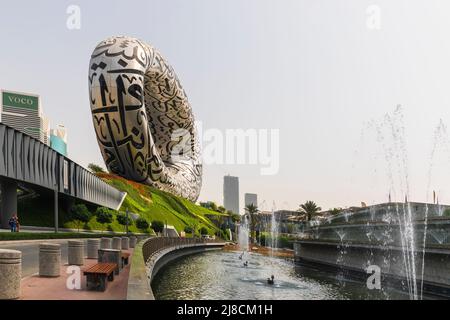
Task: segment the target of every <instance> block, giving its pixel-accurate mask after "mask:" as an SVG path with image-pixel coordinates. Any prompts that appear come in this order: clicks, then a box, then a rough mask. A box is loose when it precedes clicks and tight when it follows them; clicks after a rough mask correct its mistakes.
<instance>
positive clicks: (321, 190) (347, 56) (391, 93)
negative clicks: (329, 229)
mask: <svg viewBox="0 0 450 320" xmlns="http://www.w3.org/2000/svg"><path fill="white" fill-rule="evenodd" d="M72 4H75V5H78V6H80V8H81V29H80V30H68V29H67V28H66V20H67V17H68V15H67V14H66V9H67V7H68V6H69V5H72ZM369 5H377V6H378V7H379V8H380V9H381V11H380V13H381V20H380V21H381V25H380V27H381V28H380V30H371V29H369V28H367V26H366V21H367V19H368V15H367V13H366V9H367V8H368V6H369ZM0 12H2V18H1V19H0V37H1V39H2V42H1V43H2V44H1V46H0V49H1V53H0V88H3V89H10V90H15V91H23V92H32V93H37V94H40V95H41V99H42V103H43V107H44V111H45V113H46V114H47V115H48V116H49V117H50V118H51V120H52V124H53V125H55V124H56V123H62V124H65V125H66V126H67V127H68V134H69V136H68V139H69V153H70V157H71V158H72V159H74V160H75V161H77V162H79V163H80V164H82V165H87V164H88V163H89V162H97V163H103V160H102V158H101V155H100V152H99V148H98V145H97V142H96V139H95V135H94V130H93V126H92V122H91V114H90V108H89V102H88V90H87V71H88V62H89V57H90V53H91V52H92V50H93V48H94V47H95V46H96V44H97V43H98V42H99V41H101V40H102V39H104V38H106V37H108V36H111V35H118V34H121V35H129V36H135V37H138V38H141V39H142V40H144V41H146V42H148V43H150V44H152V45H154V46H155V47H157V48H158V49H159V50H160V51H161V52H162V54H163V55H164V56H165V57H166V58H167V59H168V60H169V61H170V62H171V64H172V65H173V67H174V68H175V71H176V72H177V74H178V76H179V78H180V79H181V82H182V84H183V86H184V88H185V90H186V92H187V94H188V97H189V99H190V102H191V104H192V107H193V110H194V112H195V116H196V118H197V119H198V120H201V121H202V122H203V127H204V129H208V128H218V129H221V130H225V129H227V128H231V129H233V128H242V129H247V128H255V129H259V128H264V129H271V128H274V129H280V138H281V140H282V141H281V145H280V171H279V174H277V175H274V176H261V175H260V174H259V172H260V170H259V167H257V166H250V165H234V166H226V165H207V166H205V167H204V185H203V189H202V193H201V198H200V199H201V200H215V201H217V202H218V203H222V183H223V182H222V177H223V175H225V174H227V173H230V174H232V175H236V176H239V177H240V190H241V194H242V199H241V204H242V203H243V194H244V192H253V193H257V194H258V196H259V200H260V201H262V200H265V203H266V205H262V208H263V209H264V208H265V209H269V208H270V207H271V203H272V201H275V203H276V206H277V208H292V209H295V208H297V207H298V205H299V204H300V203H302V202H304V201H306V200H314V201H316V202H317V203H318V204H319V205H320V206H322V207H323V208H329V207H335V206H349V205H358V204H359V203H360V201H365V202H367V203H374V202H379V201H384V200H387V194H388V193H389V189H392V188H395V186H392V184H391V185H390V184H389V182H388V176H389V170H387V169H386V158H385V157H383V152H382V151H380V145H379V144H378V143H377V142H376V139H375V138H371V137H370V135H371V132H370V131H371V130H370V129H368V130H365V135H364V139H361V132H362V131H361V130H362V129H363V128H365V127H367V126H366V125H365V123H366V122H368V121H370V120H371V119H382V118H383V116H384V114H385V113H387V112H393V110H394V109H395V108H396V106H397V105H399V104H400V105H402V112H403V116H404V123H405V137H406V144H407V145H406V147H405V150H406V152H405V153H406V154H407V160H406V162H405V163H407V165H408V170H407V172H408V179H409V186H410V199H412V200H417V201H425V200H426V196H427V186H428V185H429V184H430V187H431V188H433V189H436V190H438V191H439V194H440V199H441V202H445V201H446V202H450V188H447V185H448V184H449V182H450V174H449V173H450V165H449V164H450V162H449V161H448V160H449V158H450V157H449V154H448V153H445V152H444V151H442V152H437V153H436V156H435V157H434V158H433V159H434V160H433V161H431V160H430V154H431V152H432V147H433V133H434V130H435V127H436V126H437V124H438V122H439V120H440V119H442V120H443V122H444V123H447V122H448V121H450V90H449V88H450V79H449V77H450V34H449V33H450V19H448V17H449V14H450V2H448V1H446V0H442V1H430V0H427V1H425V0H423V1H419V0H416V1H412V0H405V1H399V0H387V1H364V0H348V1H335V0H328V1H324V0H321V1H319V0H308V1H306V0H292V1H288V0H276V1H275V0H221V1H218V0H178V1H173V0H161V1H111V0H108V1H95V3H94V1H50V0H47V1H33V2H32V1H19V0H16V1H8V2H4V1H2V2H1V3H0ZM441 140H443V139H441ZM443 146H444V143H442V142H440V143H439V147H440V148H441V149H443ZM439 150H440V149H439ZM393 161H394V162H395V161H396V160H395V159H394V160H393ZM431 163H435V165H434V167H433V169H431V171H430V164H431ZM393 167H394V168H395V165H394V166H393ZM397 172H399V171H398V170H397V171H395V173H397ZM430 172H431V173H432V174H431V180H430V179H429V177H430V175H429V173H430ZM429 181H430V182H429ZM428 191H429V190H428ZM398 193H399V194H400V193H401V191H399V192H398ZM398 198H403V196H400V195H398ZM398 200H400V199H398Z"/></svg>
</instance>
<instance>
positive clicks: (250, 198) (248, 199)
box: [245, 193, 258, 207]
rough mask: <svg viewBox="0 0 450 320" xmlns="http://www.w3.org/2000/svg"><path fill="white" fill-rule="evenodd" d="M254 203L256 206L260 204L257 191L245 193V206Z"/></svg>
mask: <svg viewBox="0 0 450 320" xmlns="http://www.w3.org/2000/svg"><path fill="white" fill-rule="evenodd" d="M251 204H253V205H254V206H255V207H257V206H258V195H257V194H255V193H246V194H245V206H248V205H251Z"/></svg>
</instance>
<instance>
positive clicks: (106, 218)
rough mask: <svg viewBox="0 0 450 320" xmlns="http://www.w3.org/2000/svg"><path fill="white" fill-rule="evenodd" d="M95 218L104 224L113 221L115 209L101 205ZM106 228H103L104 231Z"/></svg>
mask: <svg viewBox="0 0 450 320" xmlns="http://www.w3.org/2000/svg"><path fill="white" fill-rule="evenodd" d="M95 219H96V220H97V222H98V223H100V224H101V225H102V226H104V225H105V224H110V223H112V222H113V211H112V210H111V209H108V208H105V207H100V208H97V210H96V211H95ZM103 231H104V230H102V232H103Z"/></svg>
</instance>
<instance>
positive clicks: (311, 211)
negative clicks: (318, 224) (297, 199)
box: [298, 201, 322, 221]
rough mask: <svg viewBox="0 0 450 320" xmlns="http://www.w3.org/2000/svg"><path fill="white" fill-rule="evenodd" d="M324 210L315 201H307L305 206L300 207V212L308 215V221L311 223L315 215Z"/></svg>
mask: <svg viewBox="0 0 450 320" xmlns="http://www.w3.org/2000/svg"><path fill="white" fill-rule="evenodd" d="M320 210H322V208H321V207H318V206H317V204H316V203H315V202H314V201H306V202H305V203H304V204H301V205H300V208H299V209H298V211H299V212H300V213H303V214H304V215H306V218H307V221H311V218H312V216H313V215H315V214H316V213H317V212H319V211H320Z"/></svg>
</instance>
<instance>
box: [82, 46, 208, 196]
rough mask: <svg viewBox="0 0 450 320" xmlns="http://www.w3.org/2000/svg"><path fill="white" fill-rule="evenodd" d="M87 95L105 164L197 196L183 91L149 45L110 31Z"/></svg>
mask: <svg viewBox="0 0 450 320" xmlns="http://www.w3.org/2000/svg"><path fill="white" fill-rule="evenodd" d="M89 94H90V96H89V98H90V102H91V112H92V120H93V123H94V128H95V133H96V135H97V140H98V144H99V147H100V150H101V152H102V155H103V158H104V160H105V163H106V166H107V168H108V170H109V171H110V172H112V173H115V174H117V175H120V176H122V177H124V178H126V179H130V180H134V181H138V182H141V183H146V184H149V185H152V186H154V187H156V188H159V189H161V190H164V191H168V192H171V193H173V194H176V195H179V196H182V197H184V198H187V199H190V200H192V201H196V200H197V198H198V196H199V193H200V188H201V184H202V164H201V155H200V144H199V141H198V136H197V131H196V128H195V122H194V116H193V113H192V109H191V106H190V104H189V102H188V99H187V96H186V93H185V92H184V90H183V87H182V86H181V83H180V81H179V79H178V77H177V76H176V74H175V72H174V70H173V68H172V67H171V66H170V64H169V63H168V62H167V61H166V60H165V59H164V58H163V57H162V56H161V54H160V53H159V52H158V51H157V50H156V49H155V48H153V47H152V46H150V45H148V44H146V43H144V42H142V41H140V40H138V39H135V38H129V37H112V38H109V39H107V40H105V41H103V42H101V43H100V44H99V45H98V46H97V48H95V50H94V52H93V54H92V56H91V61H90V64H89Z"/></svg>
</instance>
